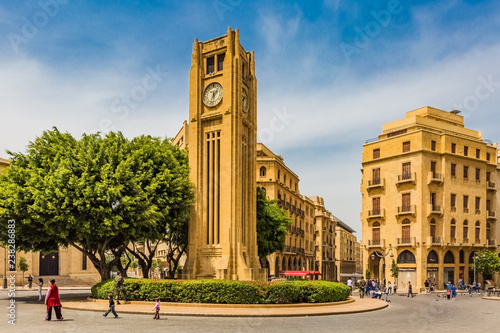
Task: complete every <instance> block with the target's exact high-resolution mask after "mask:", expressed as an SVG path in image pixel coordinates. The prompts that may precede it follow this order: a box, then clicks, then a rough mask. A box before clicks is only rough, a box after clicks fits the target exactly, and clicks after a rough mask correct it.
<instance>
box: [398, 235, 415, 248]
mask: <svg viewBox="0 0 500 333" xmlns="http://www.w3.org/2000/svg"><path fill="white" fill-rule="evenodd" d="M398 245H410V246H413V247H414V246H415V237H403V238H398Z"/></svg>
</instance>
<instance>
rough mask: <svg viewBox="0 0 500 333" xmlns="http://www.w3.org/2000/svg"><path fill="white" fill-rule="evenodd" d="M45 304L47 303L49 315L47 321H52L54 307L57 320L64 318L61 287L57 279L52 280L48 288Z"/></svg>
mask: <svg viewBox="0 0 500 333" xmlns="http://www.w3.org/2000/svg"><path fill="white" fill-rule="evenodd" d="M45 305H47V317H45V321H50V319H51V318H52V308H54V311H55V313H56V318H57V320H59V321H61V320H64V318H63V317H62V314H61V306H62V305H61V300H60V298H59V288H58V287H57V285H56V280H54V279H52V280H50V286H49V289H47V294H46V295H45Z"/></svg>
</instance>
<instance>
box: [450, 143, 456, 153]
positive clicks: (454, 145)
mask: <svg viewBox="0 0 500 333" xmlns="http://www.w3.org/2000/svg"><path fill="white" fill-rule="evenodd" d="M456 151H457V145H456V144H455V143H452V144H451V152H452V153H453V154H455V152H456Z"/></svg>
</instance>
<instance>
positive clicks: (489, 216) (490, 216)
mask: <svg viewBox="0 0 500 333" xmlns="http://www.w3.org/2000/svg"><path fill="white" fill-rule="evenodd" d="M486 218H487V219H488V220H496V219H497V212H492V211H490V210H489V211H488V214H487V215H486Z"/></svg>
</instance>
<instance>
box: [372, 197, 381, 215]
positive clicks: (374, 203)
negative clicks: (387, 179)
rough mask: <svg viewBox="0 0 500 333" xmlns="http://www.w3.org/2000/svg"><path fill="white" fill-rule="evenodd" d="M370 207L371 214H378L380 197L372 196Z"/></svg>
mask: <svg viewBox="0 0 500 333" xmlns="http://www.w3.org/2000/svg"><path fill="white" fill-rule="evenodd" d="M372 209H373V215H379V214H380V197H378V198H372Z"/></svg>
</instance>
